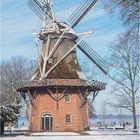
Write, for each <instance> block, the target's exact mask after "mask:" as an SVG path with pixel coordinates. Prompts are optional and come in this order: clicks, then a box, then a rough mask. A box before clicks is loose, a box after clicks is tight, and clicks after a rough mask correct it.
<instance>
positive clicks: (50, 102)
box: [29, 90, 88, 131]
mask: <svg viewBox="0 0 140 140" xmlns="http://www.w3.org/2000/svg"><path fill="white" fill-rule="evenodd" d="M81 92H84V91H81ZM70 93H71V97H72V99H71V103H66V102H65V98H63V99H62V100H60V101H59V103H58V104H59V109H57V102H56V101H55V100H54V99H52V97H50V96H49V95H48V94H49V92H48V91H43V90H42V91H38V92H37V93H36V97H35V100H34V105H35V108H33V107H32V106H30V120H29V129H30V130H31V131H42V129H41V128H42V127H41V125H42V124H41V116H42V114H43V113H50V114H51V115H52V117H53V126H52V131H82V130H83V129H84V128H85V127H87V126H88V115H87V111H88V110H87V104H85V105H84V106H83V107H82V108H81V98H80V97H79V95H78V90H70ZM33 112H34V113H33ZM66 114H71V115H72V123H70V124H67V123H66V118H65V117H66ZM56 125H59V128H57V127H56Z"/></svg>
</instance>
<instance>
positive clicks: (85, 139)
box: [1, 135, 140, 140]
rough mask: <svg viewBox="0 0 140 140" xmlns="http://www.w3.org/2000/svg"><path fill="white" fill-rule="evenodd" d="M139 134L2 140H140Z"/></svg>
mask: <svg viewBox="0 0 140 140" xmlns="http://www.w3.org/2000/svg"><path fill="white" fill-rule="evenodd" d="M139 138H140V137H139V135H134V136H133V135H123V136H121V135H117V136H116V135H115V136H114V135H108V136H104V135H99V136H90V135H86V136H69V135H68V136H64V135H63V136H62V135H58V136H17V137H3V138H1V140H140V139H139Z"/></svg>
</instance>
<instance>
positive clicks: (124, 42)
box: [110, 32, 140, 128]
mask: <svg viewBox="0 0 140 140" xmlns="http://www.w3.org/2000/svg"><path fill="white" fill-rule="evenodd" d="M137 36H138V35H137V33H136V32H126V33H124V34H122V35H121V36H120V37H119V39H118V40H117V41H116V42H115V43H113V44H112V45H111V49H112V57H111V60H112V64H113V67H114V71H112V73H111V74H110V78H111V79H112V80H113V81H115V88H114V91H113V92H114V94H115V96H116V99H117V102H116V103H111V104H112V105H113V106H114V107H117V108H125V109H127V110H129V111H131V112H132V113H133V123H134V128H137V124H136V105H137V104H138V103H139V102H140V96H139V92H138V91H139V58H140V53H139V52H140V51H139V41H138V38H137Z"/></svg>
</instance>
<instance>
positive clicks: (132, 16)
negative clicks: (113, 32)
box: [103, 0, 139, 30]
mask: <svg viewBox="0 0 140 140" xmlns="http://www.w3.org/2000/svg"><path fill="white" fill-rule="evenodd" d="M103 5H104V7H105V9H106V10H107V11H108V12H109V13H111V14H112V13H115V12H116V13H118V17H119V19H120V20H121V21H122V22H123V25H124V26H125V27H128V28H129V30H133V29H134V30H138V28H139V0H117V1H116V0H106V1H104V3H103Z"/></svg>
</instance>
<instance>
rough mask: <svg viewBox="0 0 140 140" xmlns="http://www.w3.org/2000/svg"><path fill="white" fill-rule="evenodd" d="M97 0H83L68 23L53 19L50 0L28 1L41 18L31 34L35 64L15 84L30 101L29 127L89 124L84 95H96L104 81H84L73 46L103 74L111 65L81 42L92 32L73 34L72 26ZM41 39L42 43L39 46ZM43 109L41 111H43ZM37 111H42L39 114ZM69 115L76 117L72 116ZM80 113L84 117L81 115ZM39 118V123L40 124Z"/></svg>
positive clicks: (103, 85)
mask: <svg viewBox="0 0 140 140" xmlns="http://www.w3.org/2000/svg"><path fill="white" fill-rule="evenodd" d="M97 1H98V0H84V1H83V2H82V3H81V4H80V6H79V7H78V8H77V9H76V10H75V11H74V12H73V14H72V15H71V16H70V17H69V18H68V22H69V24H68V23H66V22H60V21H59V20H58V19H57V18H56V16H55V13H54V11H53V9H52V6H51V5H52V0H28V2H27V4H28V5H29V7H30V8H31V9H32V10H33V11H34V13H35V14H36V15H37V16H38V17H39V18H40V19H41V20H42V28H41V31H40V32H39V33H36V32H34V33H33V35H34V37H35V41H36V46H37V48H38V53H39V58H38V65H37V67H36V69H35V70H34V74H33V76H32V78H31V80H29V81H21V82H19V83H18V84H17V85H16V89H17V91H19V92H20V93H21V95H22V96H23V95H25V93H27V94H28V96H29V97H30V100H31V105H32V106H31V107H30V130H33V131H41V130H55V131H56V130H59V131H65V130H67V129H68V130H72V131H73V130H75V131H79V130H83V129H84V128H86V127H87V126H88V116H87V103H86V100H87V97H88V95H89V94H90V93H91V92H92V93H93V98H95V96H96V95H97V93H98V92H99V91H100V90H103V89H105V85H106V84H105V83H103V82H99V81H95V80H93V81H91V82H90V83H87V82H86V81H87V79H86V76H85V75H84V73H83V72H82V70H81V67H80V65H79V63H78V60H77V56H76V47H78V48H79V49H80V50H81V51H82V52H83V54H84V55H86V56H87V57H88V58H89V59H90V60H91V61H92V62H93V63H94V64H95V65H96V66H97V67H98V68H99V69H100V70H101V71H102V72H103V73H104V74H108V72H109V70H110V66H109V65H108V63H107V62H106V61H105V60H104V59H103V58H102V57H101V56H100V55H99V54H97V53H96V51H94V49H93V48H92V47H90V46H89V45H88V44H87V43H86V42H85V41H83V39H84V38H85V37H86V36H88V35H89V34H91V33H92V31H88V32H84V33H76V32H75V31H74V28H76V27H77V25H78V24H79V23H80V21H81V20H82V19H83V18H84V17H85V16H86V15H87V13H88V12H89V11H90V10H91V8H92V7H93V6H94V5H95V4H96V2H97ZM40 42H43V43H42V46H41V45H40ZM68 95H69V96H68ZM72 97H73V98H72ZM64 98H65V102H67V100H69V101H71V100H72V102H73V103H72V104H69V106H68V105H67V104H66V105H65V103H64V102H63V99H64ZM48 103H49V106H48ZM55 103H56V104H55ZM50 105H51V106H53V108H51V107H50ZM33 106H34V107H33ZM62 106H63V109H62ZM72 106H73V107H72ZM67 107H69V109H70V112H67ZM75 109H76V110H77V111H78V113H77V114H76V115H75V114H74V112H75ZM62 110H63V112H62ZM43 112H44V114H42V113H43ZM45 112H46V113H45ZM48 112H51V113H48ZM38 114H40V115H41V114H42V115H41V117H40V116H38ZM52 114H53V115H52ZM54 114H55V115H54ZM72 114H74V116H75V117H72V116H71V115H72ZM64 115H65V116H66V124H65V123H62V120H61V118H63V117H64ZM53 116H54V117H53ZM81 116H84V117H82V118H81ZM40 118H41V120H42V124H40ZM72 118H73V120H74V124H72V126H68V125H67V123H72ZM54 119H55V121H54ZM63 119H64V118H63ZM76 120H77V121H76ZM53 122H54V123H53ZM60 122H61V123H60ZM37 124H39V126H38V125H37ZM40 125H41V128H40Z"/></svg>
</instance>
